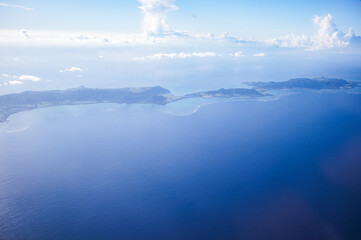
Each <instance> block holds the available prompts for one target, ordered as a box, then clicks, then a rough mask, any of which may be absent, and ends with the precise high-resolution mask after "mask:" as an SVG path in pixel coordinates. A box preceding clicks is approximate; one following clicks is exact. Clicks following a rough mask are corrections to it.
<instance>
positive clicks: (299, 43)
mask: <svg viewBox="0 0 361 240" xmlns="http://www.w3.org/2000/svg"><path fill="white" fill-rule="evenodd" d="M360 13H361V1H359V0H343V1H341V0H328V1H324V0H319V1H310V0H306V1H291V0H288V1H286V0H276V1H261V0H254V1H244V0H237V1H235V0H225V1H216V0H208V1H205V0H198V1H191V0H122V1H114V0H103V1H100V0H87V1H74V0H73V1H70V0H63V1H44V0H32V1H29V0H22V1H21V0H19V1H18V0H0V52H1V55H0V94H5V93H10V92H18V91H23V90H43V89H54V88H68V87H76V86H79V85H86V86H92V87H125V86H154V85H162V86H164V87H169V88H172V89H173V90H174V91H179V92H182V93H183V92H189V91H194V90H205V89H209V88H217V87H239V86H241V85H242V81H246V80H247V81H260V80H261V81H269V80H274V81H281V80H288V79H287V78H291V77H306V76H307V77H320V76H330V77H341V78H349V79H359V76H361V74H360V73H361V66H360V64H359V62H361V37H360V35H361V14H360Z"/></svg>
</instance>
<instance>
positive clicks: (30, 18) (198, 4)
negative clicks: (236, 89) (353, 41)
mask: <svg viewBox="0 0 361 240" xmlns="http://www.w3.org/2000/svg"><path fill="white" fill-rule="evenodd" d="M0 3H3V4H9V5H17V6H24V7H27V8H31V9H33V10H25V9H21V8H12V7H5V6H2V7H0V28H1V29H23V28H26V29H33V30H56V31H67V30H72V31H84V30H85V31H111V32H126V33H137V32H140V31H142V13H141V12H140V11H139V8H138V7H139V6H140V2H138V1H136V0H122V1H114V0H104V1H99V0H88V1H79V0H78V1H70V0H64V1H44V0H32V1H28V0H23V1H11V0H8V1H3V0H2V1H0ZM174 5H175V6H177V8H178V10H173V11H169V12H168V13H167V21H168V22H169V25H171V26H172V27H173V28H174V29H175V30H188V31H192V32H197V33H208V32H214V33H217V34H221V33H223V32H229V33H231V34H232V35H235V36H237V37H242V38H245V39H253V38H267V37H277V36H278V35H280V34H290V33H295V34H310V33H312V31H313V30H314V29H313V23H312V18H313V16H314V15H319V16H325V15H327V14H328V13H330V14H332V15H333V16H334V18H335V19H336V21H337V24H338V25H339V26H340V28H342V29H345V31H347V29H348V28H349V27H352V28H353V29H354V30H355V31H356V32H358V33H360V32H361V14H360V13H361V2H360V1H358V0H327V1H326V0H317V1H311V0H305V1H286V0H276V1H262V0H253V1H245V0H225V1H216V0H207V1H205V0H197V1H192V0H177V1H176V2H174Z"/></svg>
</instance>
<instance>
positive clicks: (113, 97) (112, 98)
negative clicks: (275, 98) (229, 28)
mask: <svg viewBox="0 0 361 240" xmlns="http://www.w3.org/2000/svg"><path fill="white" fill-rule="evenodd" d="M247 84H248V85H250V86H252V87H254V88H253V89H247V88H232V89H223V88H222V89H219V90H215V91H204V92H198V93H192V94H186V95H184V96H175V95H173V94H171V92H170V91H169V90H168V89H165V88H162V87H159V86H156V87H144V88H119V89H93V88H86V87H83V86H81V87H79V88H73V89H68V90H52V91H26V92H22V93H15V94H7V95H2V96H0V122H5V121H6V120H7V119H8V117H9V116H10V115H12V114H14V113H18V112H22V111H29V110H33V109H38V108H45V107H52V106H60V105H80V104H95V103H119V104H120V103H125V104H135V103H138V104H158V105H165V104H168V103H170V102H174V101H180V100H183V99H188V98H215V97H218V98H240V97H264V96H269V94H267V93H266V91H267V90H272V89H318V90H319V89H349V88H354V87H357V86H359V85H358V83H355V82H350V81H346V80H343V79H331V78H320V79H308V78H298V79H291V80H289V81H285V82H250V83H247Z"/></svg>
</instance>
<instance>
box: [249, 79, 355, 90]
mask: <svg viewBox="0 0 361 240" xmlns="http://www.w3.org/2000/svg"><path fill="white" fill-rule="evenodd" d="M246 84H247V85H249V86H252V87H254V88H255V89H257V90H279V89H313V90H321V89H339V90H342V89H350V88H355V87H357V86H358V85H359V84H358V83H356V82H351V81H346V80H343V79H337V78H325V77H322V78H295V79H290V80H288V81H284V82H246Z"/></svg>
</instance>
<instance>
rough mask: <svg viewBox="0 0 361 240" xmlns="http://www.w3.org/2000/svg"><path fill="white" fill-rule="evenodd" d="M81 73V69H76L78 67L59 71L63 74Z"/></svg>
mask: <svg viewBox="0 0 361 240" xmlns="http://www.w3.org/2000/svg"><path fill="white" fill-rule="evenodd" d="M81 71H83V69H81V68H78V67H70V68H65V69H63V70H60V72H61V73H63V72H81Z"/></svg>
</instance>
